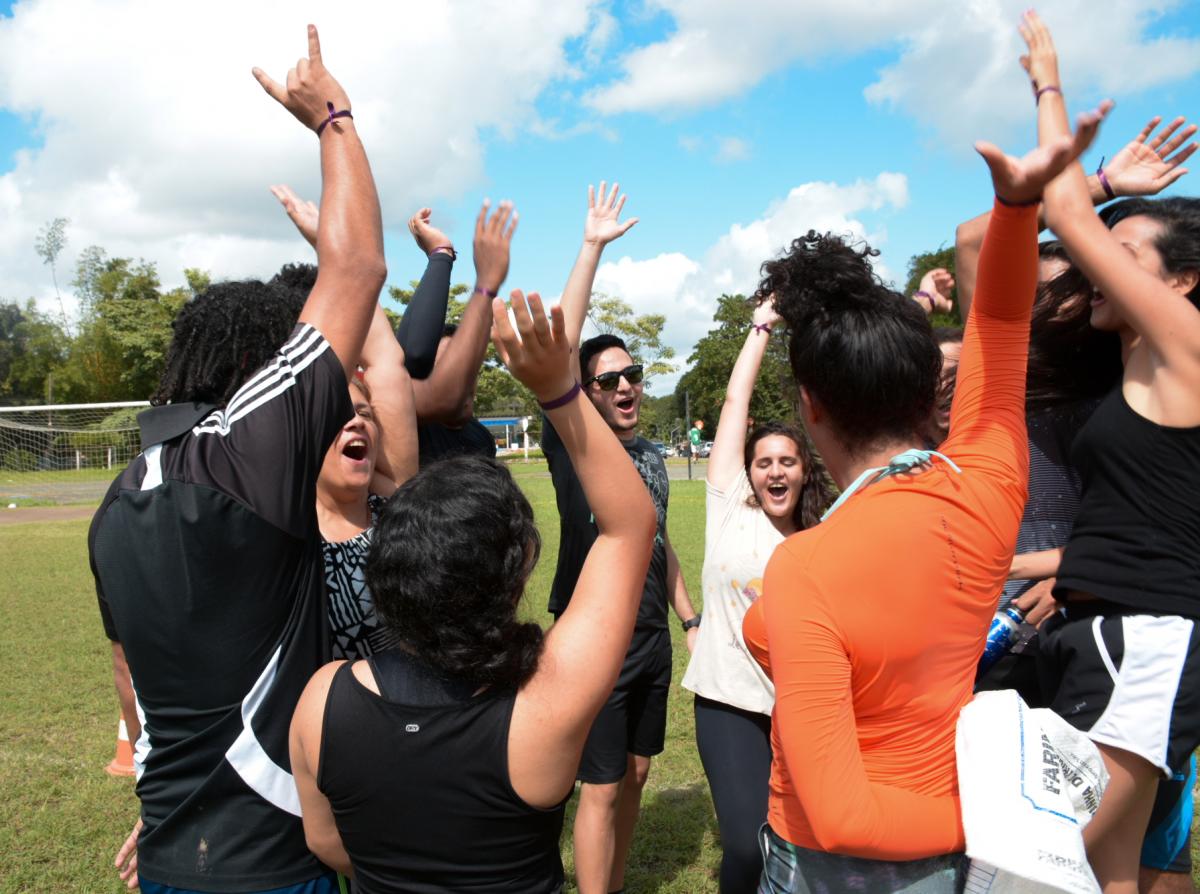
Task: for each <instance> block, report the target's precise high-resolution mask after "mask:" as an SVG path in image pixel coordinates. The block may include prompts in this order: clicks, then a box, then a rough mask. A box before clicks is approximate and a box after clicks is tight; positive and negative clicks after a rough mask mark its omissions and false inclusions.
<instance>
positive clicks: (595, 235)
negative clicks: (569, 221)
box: [583, 180, 638, 245]
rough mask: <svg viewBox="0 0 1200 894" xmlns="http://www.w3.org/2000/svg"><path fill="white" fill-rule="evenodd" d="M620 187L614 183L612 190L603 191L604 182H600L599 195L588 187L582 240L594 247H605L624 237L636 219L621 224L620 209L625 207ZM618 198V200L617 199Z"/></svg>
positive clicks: (632, 218)
mask: <svg viewBox="0 0 1200 894" xmlns="http://www.w3.org/2000/svg"><path fill="white" fill-rule="evenodd" d="M620 191H621V185H620V184H619V183H614V184H613V185H612V190H611V191H609V190H606V189H605V182H604V181H603V180H601V181H600V195H599V196H597V195H596V191H595V190H594V189H593V188H592V187H591V186H589V187H588V213H587V219H586V220H585V221H584V224H583V240H584V241H585V242H592V243H595V244H596V245H607V244H608V243H610V242H612V241H613V240H614V239H620V238H621V237H622V236H624V235H625V234H626V233H627V232H628V231H629V229H630V227H632V226H633V225H634V224H635V223H637V222H638V219H637V218H636V217H631V218H629V220H627V221H625V222H624V223H621V222H620V220H619V218H620V216H621V209H622V208H624V207H625V199H626V197H625V196H621V195H620ZM618 196H620V198H618Z"/></svg>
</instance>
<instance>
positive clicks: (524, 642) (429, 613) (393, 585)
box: [366, 456, 543, 688]
mask: <svg viewBox="0 0 1200 894" xmlns="http://www.w3.org/2000/svg"><path fill="white" fill-rule="evenodd" d="M540 551H541V538H540V537H539V535H538V529H537V526H536V525H535V524H534V521H533V509H532V507H530V505H529V501H528V500H527V499H526V498H525V495H524V494H523V493H522V492H521V489H520V488H519V487H518V486H517V484H516V482H515V481H513V477H512V475H510V474H509V472H508V469H507V468H505V467H504V466H503V465H502V464H501V463H498V462H496V461H495V460H493V459H488V458H486V457H481V456H458V457H452V458H449V459H444V460H441V461H439V462H436V463H432V464H430V465H428V466H426V467H424V468H422V469H421V470H420V471H419V472H418V473H417V474H416V475H414V476H413V477H412V478H410V479H409V480H408V481H406V482H405V483H404V485H403V486H402V487H401V488H400V489H399V490H397V491H396V493H395V494H394V495H393V496H392V498H391V499H390V500H388V502H387V505H386V506H384V509H383V511H382V512H381V513H380V514H379V517H378V520H377V521H376V523H375V529H374V532H373V533H372V535H371V551H370V554H369V556H368V558H367V572H366V577H367V586H368V587H370V589H371V596H372V598H373V599H374V600H375V607H376V610H377V611H378V612H379V617H380V619H381V620H382V621H383V623H384V624H385V625H386V626H387V627H388V628H389V630H391V631H393V632H394V633H395V634H396V635H397V636H398V637H399V640H400V643H401V646H402V647H403V648H404V649H406V650H408V651H410V652H411V653H412V654H414V655H416V656H417V657H418V658H419V659H420V660H421V661H423V662H425V663H426V664H428V665H429V666H430V667H432V668H433V669H434V670H436V671H439V672H441V673H443V674H445V675H447V676H451V677H456V678H459V679H465V680H467V681H470V682H471V683H473V684H475V685H477V686H490V687H498V688H507V687H519V686H521V685H522V684H523V683H524V682H525V681H526V680H528V679H529V678H530V677H531V676H532V675H533V672H534V671H535V670H537V665H538V659H539V658H540V657H541V654H542V645H543V637H542V628H541V627H539V626H538V625H537V624H534V623H529V622H522V621H519V620H518V619H517V607H518V603H519V602H520V600H521V596H522V594H523V593H524V592H525V582H526V581H527V580H528V578H529V575H530V573H531V572H532V571H533V566H534V565H535V564H536V563H537V558H538V554H539V552H540Z"/></svg>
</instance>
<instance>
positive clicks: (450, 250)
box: [429, 245, 458, 261]
mask: <svg viewBox="0 0 1200 894" xmlns="http://www.w3.org/2000/svg"><path fill="white" fill-rule="evenodd" d="M438 252H441V253H442V254H444V255H449V256H450V260H451V261H457V260H458V252H456V251H455V250H454V246H453V245H439V246H438V247H437V248H431V249H430V250H429V257H431V258H432V257H433V256H434V255H435V254H437V253H438Z"/></svg>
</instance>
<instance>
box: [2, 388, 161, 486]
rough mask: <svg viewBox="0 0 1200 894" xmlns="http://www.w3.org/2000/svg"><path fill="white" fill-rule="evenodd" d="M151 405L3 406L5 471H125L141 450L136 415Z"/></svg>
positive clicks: (28, 472) (116, 403) (25, 472)
mask: <svg viewBox="0 0 1200 894" xmlns="http://www.w3.org/2000/svg"><path fill="white" fill-rule="evenodd" d="M149 405H150V404H149V402H148V401H144V400H143V401H120V402H114V403H95V404H46V405H43V406H36V407H0V473H9V474H11V473H18V474H22V475H28V474H31V473H34V474H36V473H68V472H84V471H85V470H99V469H102V470H105V471H110V470H116V469H120V468H122V467H123V466H125V465H127V464H128V463H129V461H130V460H131V459H133V457H135V456H137V454H138V453H139V452H140V450H141V445H140V443H139V437H138V427H137V414H138V413H139V412H140V411H141V410H143V409H145V408H146V407H148V406H149ZM53 477H60V476H58V475H55V476H53Z"/></svg>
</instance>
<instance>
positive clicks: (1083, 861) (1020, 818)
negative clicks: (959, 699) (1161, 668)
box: [955, 690, 1108, 894]
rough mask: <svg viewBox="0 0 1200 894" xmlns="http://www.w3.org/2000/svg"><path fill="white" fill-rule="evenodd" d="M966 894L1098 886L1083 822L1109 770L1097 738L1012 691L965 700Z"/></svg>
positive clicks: (961, 759)
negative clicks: (1094, 739)
mask: <svg viewBox="0 0 1200 894" xmlns="http://www.w3.org/2000/svg"><path fill="white" fill-rule="evenodd" d="M955 748H956V752H957V759H958V786H959V793H960V795H961V797H962V813H963V828H964V831H965V832H966V838H967V856H968V857H970V858H971V869H970V873H969V875H968V877H967V885H966V892H967V894H1049V892H1057V891H1065V892H1069V894H1093V892H1099V891H1100V886H1099V885H1098V884H1097V882H1096V877H1095V875H1093V873H1092V869H1091V866H1089V865H1088V861H1087V854H1086V853H1085V851H1084V846H1083V827H1084V826H1086V825H1087V824H1088V822H1089V821H1090V820H1091V818H1092V816H1094V815H1095V813H1096V808H1097V807H1099V806H1100V797H1101V795H1102V794H1103V793H1104V789H1105V787H1106V786H1107V785H1108V771H1107V770H1106V769H1105V768H1104V761H1103V759H1102V758H1101V757H1100V752H1099V751H1098V750H1097V748H1096V746H1095V745H1094V744H1093V743H1092V741H1091V740H1090V739H1088V738H1087V736H1085V735H1084V734H1083V733H1081V732H1079V731H1078V730H1077V729H1075V728H1074V727H1072V726H1071V725H1070V724H1068V723H1067V722H1066V721H1065V720H1063V719H1062V718H1061V717H1059V716H1058V715H1057V714H1055V713H1054V712H1053V711H1050V710H1047V709H1044V708H1038V709H1031V708H1030V707H1028V706H1027V705H1026V704H1025V702H1023V701H1022V700H1021V698H1020V696H1018V695H1017V694H1016V693H1015V692H1013V691H1012V690H1001V691H998V692H981V693H979V694H978V695H977V696H975V699H974V700H973V701H972V702H971V703H970V704H969V705H967V706H966V707H965V708H963V710H962V713H961V714H960V715H959V719H958V729H957V736H956V741H955Z"/></svg>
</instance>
